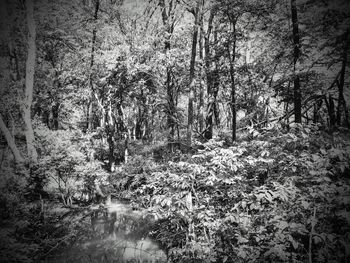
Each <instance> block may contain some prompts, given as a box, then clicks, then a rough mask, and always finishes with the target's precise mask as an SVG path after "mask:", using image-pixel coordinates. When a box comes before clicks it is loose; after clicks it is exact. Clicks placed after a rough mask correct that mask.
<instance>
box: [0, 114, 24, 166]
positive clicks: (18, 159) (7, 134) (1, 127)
mask: <svg viewBox="0 0 350 263" xmlns="http://www.w3.org/2000/svg"><path fill="white" fill-rule="evenodd" d="M0 130H1V132H2V133H3V134H4V136H5V139H6V142H7V145H8V146H9V147H10V149H11V151H12V153H13V156H14V158H15V162H16V163H23V162H24V159H23V157H22V156H21V153H20V152H19V150H18V148H17V146H16V143H15V140H14V137H13V136H12V135H11V133H10V131H9V130H8V128H7V127H6V125H5V123H4V121H3V119H2V116H1V115H0Z"/></svg>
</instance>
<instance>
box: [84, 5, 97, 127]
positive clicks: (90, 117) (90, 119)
mask: <svg viewBox="0 0 350 263" xmlns="http://www.w3.org/2000/svg"><path fill="white" fill-rule="evenodd" d="M99 9H100V0H95V11H94V21H95V26H94V29H93V31H92V44H91V58H90V68H89V88H90V100H89V104H88V127H87V128H88V131H92V130H93V93H94V87H93V82H92V67H93V66H94V62H95V48H96V47H95V46H96V35H97V25H96V23H97V19H98V11H99Z"/></svg>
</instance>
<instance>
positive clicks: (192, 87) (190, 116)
mask: <svg viewBox="0 0 350 263" xmlns="http://www.w3.org/2000/svg"><path fill="white" fill-rule="evenodd" d="M200 6H201V1H200V0H197V7H196V10H195V12H194V26H193V38H192V52H191V62H190V94H189V98H188V122H187V143H188V145H189V146H191V144H192V139H193V138H192V129H193V101H194V96H195V95H194V94H195V69H194V66H195V63H196V49H197V39H198V17H199V9H200Z"/></svg>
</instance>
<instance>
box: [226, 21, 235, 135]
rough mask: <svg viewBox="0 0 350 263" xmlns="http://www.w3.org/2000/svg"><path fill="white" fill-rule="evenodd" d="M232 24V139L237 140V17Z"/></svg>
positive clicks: (229, 55) (228, 47)
mask: <svg viewBox="0 0 350 263" xmlns="http://www.w3.org/2000/svg"><path fill="white" fill-rule="evenodd" d="M230 24H231V27H232V37H233V41H232V43H229V44H228V45H227V52H228V57H229V61H230V78H231V111H232V116H231V117H232V123H231V133H232V141H236V137H237V135H236V130H237V109H236V86H235V65H234V63H235V60H236V41H237V39H236V20H235V18H233V19H230ZM231 44H232V54H231V51H230V46H231Z"/></svg>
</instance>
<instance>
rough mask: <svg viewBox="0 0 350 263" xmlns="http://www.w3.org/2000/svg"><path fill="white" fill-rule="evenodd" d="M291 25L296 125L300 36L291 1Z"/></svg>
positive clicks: (299, 100)
mask: <svg viewBox="0 0 350 263" xmlns="http://www.w3.org/2000/svg"><path fill="white" fill-rule="evenodd" d="M291 11H292V24H293V45H294V61H293V62H294V63H293V75H294V76H293V80H294V90H293V91H294V92H293V93H294V94H293V96H294V118H295V122H296V123H301V89H300V78H299V75H298V73H297V63H298V60H299V57H300V36H299V24H298V11H297V5H296V0H291Z"/></svg>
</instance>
